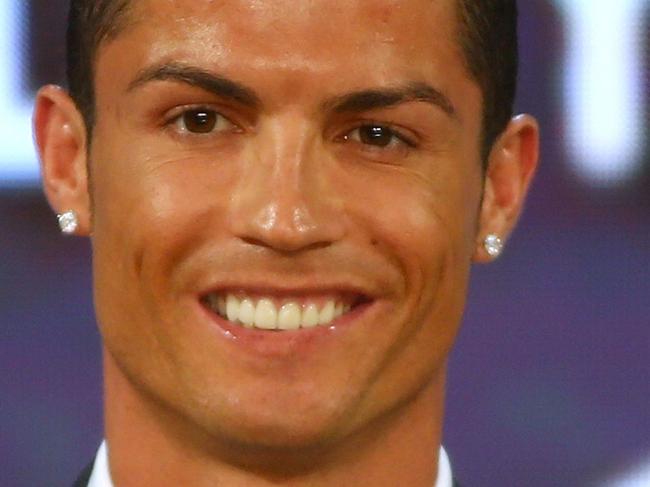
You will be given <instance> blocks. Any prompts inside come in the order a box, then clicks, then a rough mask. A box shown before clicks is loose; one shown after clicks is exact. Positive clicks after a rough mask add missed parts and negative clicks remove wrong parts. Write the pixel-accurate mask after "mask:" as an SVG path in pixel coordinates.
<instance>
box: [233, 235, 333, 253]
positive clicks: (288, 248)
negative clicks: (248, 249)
mask: <svg viewBox="0 0 650 487" xmlns="http://www.w3.org/2000/svg"><path fill="white" fill-rule="evenodd" d="M240 240H241V241H242V242H244V243H246V244H247V245H250V246H253V247H263V248H268V249H272V250H273V251H275V252H277V253H279V254H293V253H296V252H308V251H311V250H318V249H323V248H326V247H329V246H330V245H331V242H327V241H320V242H313V243H309V244H304V245H302V244H301V245H291V244H289V243H284V244H279V243H278V242H277V241H273V242H271V241H267V240H264V239H260V238H254V237H240Z"/></svg>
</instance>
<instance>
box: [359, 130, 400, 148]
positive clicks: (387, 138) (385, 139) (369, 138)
mask: <svg viewBox="0 0 650 487" xmlns="http://www.w3.org/2000/svg"><path fill="white" fill-rule="evenodd" d="M393 137H395V133H394V132H393V131H392V130H391V129H389V128H387V127H382V126H381V125H365V126H363V127H359V140H360V141H361V142H362V143H364V144H368V145H376V146H378V147H386V146H388V145H389V144H390V143H391V142H392V140H393Z"/></svg>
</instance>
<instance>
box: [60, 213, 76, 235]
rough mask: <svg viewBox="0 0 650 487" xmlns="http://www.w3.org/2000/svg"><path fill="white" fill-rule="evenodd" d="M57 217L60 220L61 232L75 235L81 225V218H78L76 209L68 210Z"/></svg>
mask: <svg viewBox="0 0 650 487" xmlns="http://www.w3.org/2000/svg"><path fill="white" fill-rule="evenodd" d="M56 218H57V219H58V220H59V228H61V232H62V233H63V234H65V235H73V234H74V232H76V231H77V227H79V220H78V219H77V214H76V213H75V212H74V211H66V212H65V213H62V214H60V215H57V216H56Z"/></svg>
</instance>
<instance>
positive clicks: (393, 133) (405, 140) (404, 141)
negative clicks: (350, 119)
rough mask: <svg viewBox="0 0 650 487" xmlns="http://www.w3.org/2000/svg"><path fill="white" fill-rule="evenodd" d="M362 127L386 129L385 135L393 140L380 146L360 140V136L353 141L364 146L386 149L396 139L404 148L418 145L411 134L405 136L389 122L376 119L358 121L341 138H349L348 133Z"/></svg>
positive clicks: (412, 147)
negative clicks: (357, 123)
mask: <svg viewBox="0 0 650 487" xmlns="http://www.w3.org/2000/svg"><path fill="white" fill-rule="evenodd" d="M362 129H381V130H385V131H386V135H387V136H389V137H391V138H392V139H393V140H392V141H391V142H390V143H388V144H387V145H386V146H382V145H374V144H370V143H365V142H363V141H362V140H360V139H361V137H359V140H357V141H355V142H358V143H360V144H362V145H365V146H368V147H371V148H373V149H377V150H382V149H383V150H388V148H389V146H391V145H393V141H398V142H399V144H400V145H405V146H406V148H408V149H414V148H416V147H417V146H418V144H417V142H416V141H415V140H414V139H415V137H411V136H407V135H405V134H404V133H403V130H398V129H396V128H395V127H394V126H393V125H391V124H389V123H386V122H377V121H367V122H363V123H360V124H359V125H357V126H356V127H355V128H353V129H352V130H350V131H348V132H347V133H346V134H345V135H344V136H343V137H342V139H343V140H351V135H350V134H353V133H355V132H358V131H360V130H362ZM359 135H361V134H359Z"/></svg>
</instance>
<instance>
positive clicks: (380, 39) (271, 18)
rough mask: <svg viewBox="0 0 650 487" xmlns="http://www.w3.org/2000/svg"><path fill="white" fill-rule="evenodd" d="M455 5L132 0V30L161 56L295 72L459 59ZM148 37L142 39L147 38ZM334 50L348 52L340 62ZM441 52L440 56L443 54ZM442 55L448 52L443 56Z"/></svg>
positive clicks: (432, 1)
mask: <svg viewBox="0 0 650 487" xmlns="http://www.w3.org/2000/svg"><path fill="white" fill-rule="evenodd" d="M455 2H456V0H308V1H307V0H221V1H219V0H132V3H131V8H130V9H129V10H130V20H131V21H132V25H131V26H132V28H134V29H136V30H141V32H140V34H141V35H143V36H146V37H149V39H148V40H149V42H150V43H155V44H153V45H152V44H150V45H152V48H154V49H152V51H156V52H152V53H151V54H152V55H158V56H161V55H164V53H163V52H161V49H167V50H168V51H169V50H170V49H176V51H177V52H178V51H182V53H183V54H188V53H191V52H192V51H194V52H195V53H197V54H199V53H200V55H201V56H203V58H204V59H205V56H206V55H207V54H210V53H212V57H217V56H218V55H219V54H226V51H234V50H240V51H247V53H248V54H250V57H249V58H248V59H247V61H248V62H252V63H255V62H258V63H260V64H262V63H264V62H269V61H270V60H271V59H274V60H275V61H276V62H277V61H278V60H280V59H281V60H282V61H284V62H287V63H288V64H293V65H294V66H300V64H301V61H304V59H301V57H308V58H309V59H310V60H311V61H313V60H315V59H316V58H321V59H325V58H327V57H328V56H331V55H333V54H335V55H336V57H337V58H338V59H342V58H343V57H348V58H350V59H357V60H359V59H360V58H363V60H364V61H366V62H371V61H372V60H373V58H375V59H376V60H381V59H385V56H386V54H387V53H389V52H390V53H392V54H399V55H400V56H403V57H404V58H405V59H410V60H411V62H415V61H416V59H414V56H416V57H417V56H418V55H419V54H423V53H426V54H431V53H432V50H434V49H435V50H436V53H435V55H436V56H438V57H440V56H442V55H449V54H452V53H451V52H449V51H453V54H458V55H460V48H459V46H458V42H457V38H458V33H457V31H458V22H457V19H456V8H455ZM147 34H148V35H147ZM340 46H346V49H348V52H347V56H345V55H344V54H343V53H342V52H341V50H340V49H339V47H340ZM441 48H443V49H441ZM444 51H447V52H444Z"/></svg>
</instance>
